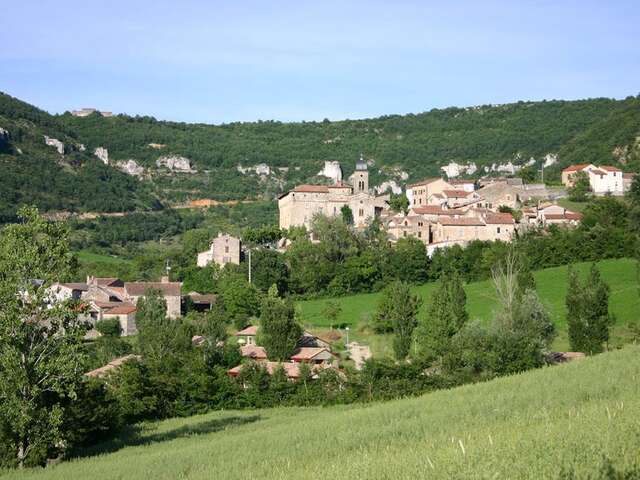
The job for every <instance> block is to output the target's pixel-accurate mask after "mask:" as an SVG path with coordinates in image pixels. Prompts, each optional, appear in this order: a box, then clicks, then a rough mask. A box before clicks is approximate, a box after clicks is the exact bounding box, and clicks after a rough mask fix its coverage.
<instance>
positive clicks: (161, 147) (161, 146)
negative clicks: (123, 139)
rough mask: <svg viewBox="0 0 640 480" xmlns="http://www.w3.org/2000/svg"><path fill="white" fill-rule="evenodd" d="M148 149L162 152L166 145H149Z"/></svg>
mask: <svg viewBox="0 0 640 480" xmlns="http://www.w3.org/2000/svg"><path fill="white" fill-rule="evenodd" d="M147 147H149V148H153V149H155V150H162V149H163V148H164V147H166V145H165V144H164V143H147Z"/></svg>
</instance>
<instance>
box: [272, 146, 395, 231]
mask: <svg viewBox="0 0 640 480" xmlns="http://www.w3.org/2000/svg"><path fill="white" fill-rule="evenodd" d="M349 181H350V182H351V183H343V182H337V183H335V184H333V185H298V186H297V187H295V188H294V189H293V190H291V191H289V192H287V193H285V194H283V195H281V196H280V197H278V208H279V211H280V228H282V229H288V228H290V227H298V226H305V227H307V229H310V227H311V220H312V218H313V217H314V215H316V214H322V215H325V216H327V217H335V216H339V215H341V209H342V208H343V207H344V206H348V207H349V208H350V209H351V212H352V214H353V221H354V224H355V226H356V227H359V228H362V227H364V226H366V225H367V224H368V223H369V222H370V221H371V220H372V219H373V218H375V217H377V216H379V215H380V214H381V213H382V211H383V210H385V209H386V208H387V205H388V200H389V195H375V194H374V193H371V191H370V190H369V172H368V169H367V163H366V162H365V161H364V160H363V159H362V157H361V158H360V160H358V162H357V163H356V169H355V172H354V173H353V174H352V175H351V176H350V177H349Z"/></svg>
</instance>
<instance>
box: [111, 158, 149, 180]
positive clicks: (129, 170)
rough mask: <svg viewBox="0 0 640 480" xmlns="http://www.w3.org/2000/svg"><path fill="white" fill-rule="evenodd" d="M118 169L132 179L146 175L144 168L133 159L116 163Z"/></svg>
mask: <svg viewBox="0 0 640 480" xmlns="http://www.w3.org/2000/svg"><path fill="white" fill-rule="evenodd" d="M116 168H117V169H118V170H120V171H121V172H124V173H126V174H127V175H131V176H132V177H140V176H142V175H143V174H144V168H143V167H142V166H141V165H139V164H138V162H136V161H135V160H131V159H129V160H126V161H119V162H116Z"/></svg>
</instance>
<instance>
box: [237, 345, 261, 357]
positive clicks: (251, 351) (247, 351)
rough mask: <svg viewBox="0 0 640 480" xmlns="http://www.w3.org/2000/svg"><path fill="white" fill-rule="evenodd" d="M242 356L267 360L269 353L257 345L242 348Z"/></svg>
mask: <svg viewBox="0 0 640 480" xmlns="http://www.w3.org/2000/svg"><path fill="white" fill-rule="evenodd" d="M240 354H241V355H242V356H243V357H247V358H253V359H255V360H266V359H267V351H266V350H265V349H264V348H263V347H259V346H257V345H243V346H242V347H240Z"/></svg>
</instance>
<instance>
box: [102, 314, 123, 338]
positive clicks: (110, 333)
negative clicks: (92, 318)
mask: <svg viewBox="0 0 640 480" xmlns="http://www.w3.org/2000/svg"><path fill="white" fill-rule="evenodd" d="M96 330H97V331H98V332H100V333H101V334H102V335H103V336H105V337H119V336H120V335H121V334H122V328H121V327H120V320H118V319H117V318H108V319H105V320H100V321H98V322H97V323H96Z"/></svg>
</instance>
